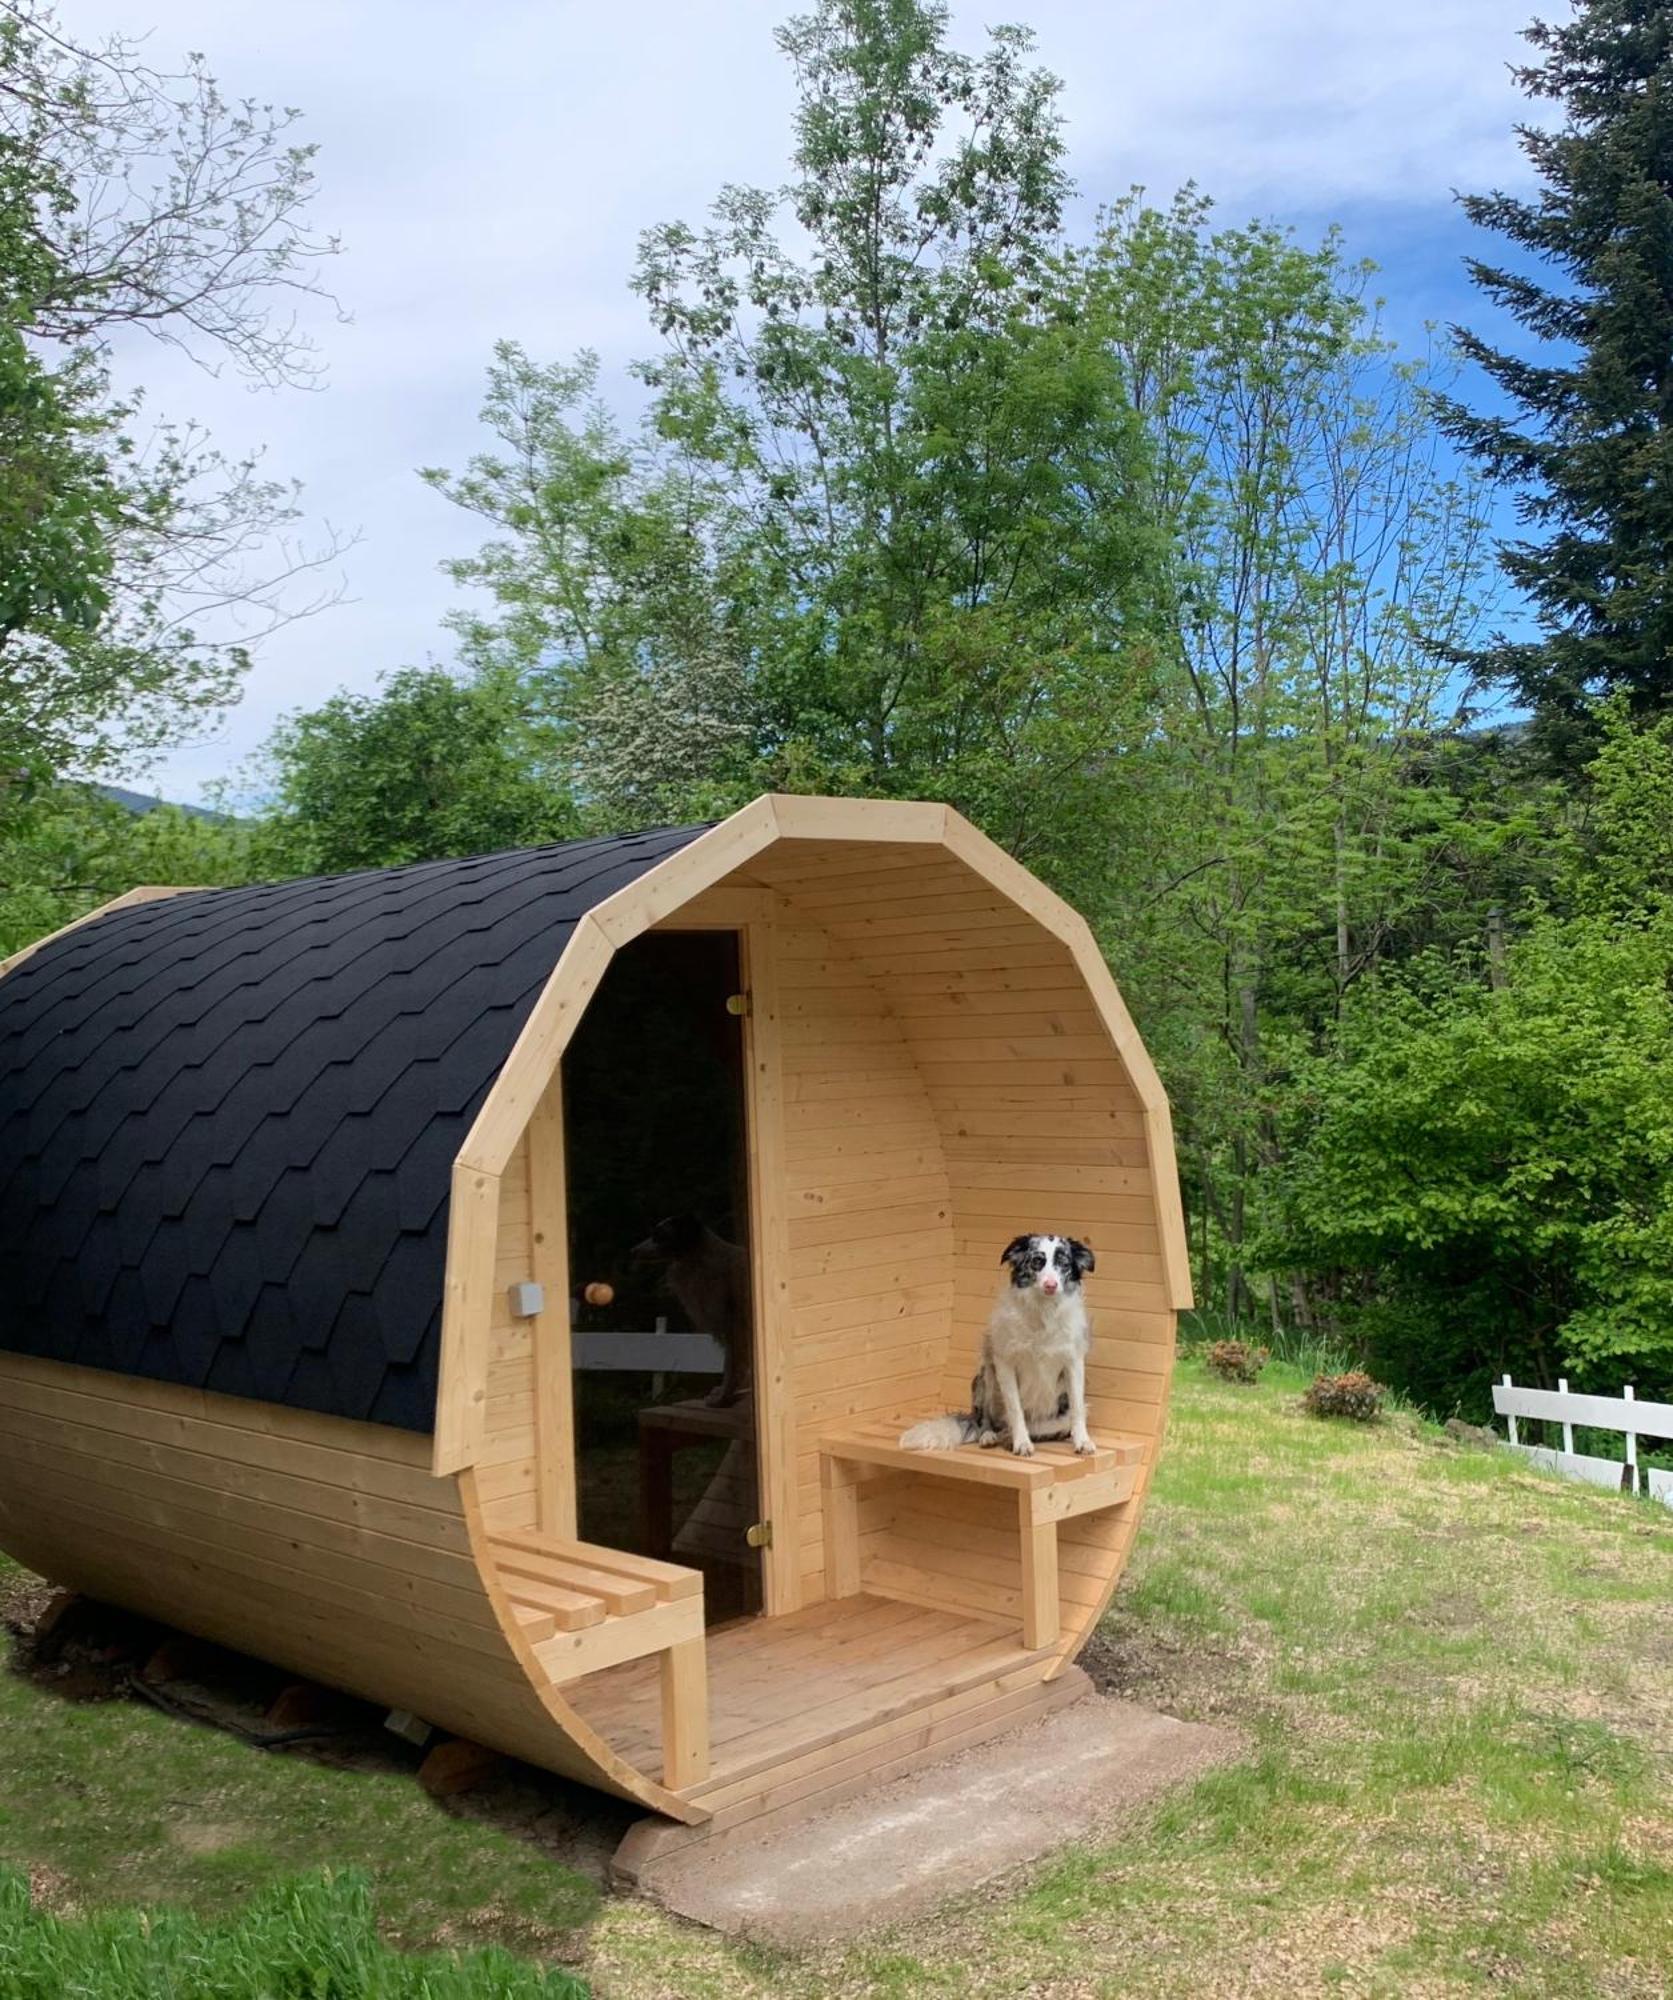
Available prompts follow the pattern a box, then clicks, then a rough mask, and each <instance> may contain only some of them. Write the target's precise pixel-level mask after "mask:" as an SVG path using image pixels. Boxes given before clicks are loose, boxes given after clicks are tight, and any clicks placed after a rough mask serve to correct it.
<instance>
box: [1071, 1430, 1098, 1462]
mask: <svg viewBox="0 0 1673 2000" xmlns="http://www.w3.org/2000/svg"><path fill="white" fill-rule="evenodd" d="M1074 1446H1075V1450H1076V1451H1077V1452H1078V1453H1079V1454H1080V1456H1081V1457H1082V1458H1090V1457H1091V1456H1092V1454H1093V1452H1095V1451H1096V1450H1097V1449H1098V1447H1097V1446H1096V1445H1095V1444H1094V1443H1093V1442H1092V1440H1091V1439H1090V1438H1089V1437H1088V1436H1087V1434H1086V1433H1085V1431H1082V1432H1081V1434H1080V1436H1079V1437H1078V1438H1076V1439H1075V1440H1074Z"/></svg>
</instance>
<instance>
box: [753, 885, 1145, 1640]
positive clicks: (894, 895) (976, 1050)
mask: <svg viewBox="0 0 1673 2000" xmlns="http://www.w3.org/2000/svg"><path fill="white" fill-rule="evenodd" d="M784 853H785V850H783V849H780V850H778V851H776V852H775V854H774V855H772V856H770V857H767V858H766V862H765V863H763V862H759V861H758V862H757V863H756V868H757V870H770V874H771V880H772V881H773V883H774V885H775V887H777V888H779V889H781V890H782V891H783V892H784V893H786V894H787V895H789V896H790V897H791V899H792V901H793V903H794V905H795V907H796V910H797V912H798V915H799V917H800V918H801V920H802V921H803V923H804V924H806V925H808V926H812V925H813V924H815V923H816V924H818V925H819V926H820V927H821V929H822V931H823V933H824V935H825V937H826V938H828V939H829V941H830V946H831V948H832V954H833V956H832V961H831V962H833V963H836V964H842V965H846V967H847V968H849V970H848V971H847V973H846V974H845V976H846V977H849V978H851V979H852V978H854V977H855V976H856V975H857V976H858V978H859V979H861V980H863V981H864V982H865V987H866V989H868V991H869V997H868V1000H867V1003H866V1004H867V1007H868V1009H869V1010H871V1012H870V1015H869V1020H870V1025H869V1026H868V1028H867V1030H866V1033H867V1034H870V1035H872V1036H875V1037H878V1038H884V1037H887V1038H888V1040H889V1045H890V1046H891V1047H892V1048H893V1049H895V1051H896V1052H897V1055H902V1054H903V1055H906V1056H907V1057H908V1058H909V1060H910V1061H911V1062H912V1063H913V1065H914V1067H915V1068H916V1071H917V1075H918V1078H919V1080H920V1084H921V1087H922V1090H923V1094H924V1097H925V1100H926V1101H927V1103H928V1105H929V1107H930V1110H931V1112H932V1114H933V1118H934V1123H935V1131H936V1136H937V1140H938V1143H939V1149H940V1152H941V1155H942V1158H943V1159H944V1161H945V1171H946V1186H947V1198H948V1200H949V1201H950V1203H951V1207H952V1224H953V1226H952V1231H951V1253H952V1260H953V1272H954V1289H953V1302H952V1315H951V1323H950V1339H949V1341H948V1345H947V1349H946V1360H945V1365H944V1367H943V1369H942V1371H941V1376H940V1380H939V1383H938V1384H937V1386H936V1388H935V1389H934V1391H933V1392H932V1393H931V1394H929V1395H928V1396H927V1397H926V1398H922V1399H920V1400H921V1407H924V1408H926V1409H931V1410H933V1409H936V1408H949V1409H958V1408H963V1407H966V1406H967V1404H968V1398H969V1384H970V1377H971V1374H972V1372H973V1370H974V1367H975V1362H976V1357H977V1354H978V1351H979V1348H980V1342H981V1334H982V1328H983V1326H984V1324H985V1322H986V1318H987V1314H988V1311H989V1309H990V1306H991V1304H992V1301H993V1298H994V1295H995V1292H996V1290H997V1288H998V1284H999V1281H1000V1279H1001V1276H1002V1273H1001V1270H1000V1267H999V1253H1000V1251H1001V1250H1002V1249H1003V1247H1004V1245H1005V1244H1006V1243H1007V1242H1008V1241H1009V1239H1010V1238H1011V1237H1012V1236H1013V1235H1015V1234H1017V1233H1019V1232H1022V1231H1029V1230H1059V1231H1066V1232H1067V1233H1069V1234H1072V1235H1077V1236H1081V1237H1083V1238H1085V1239H1086V1240H1087V1241H1088V1242H1090V1243H1091V1244H1092V1245H1093V1246H1094V1248H1095V1249H1096V1250H1097V1251H1098V1256H1099V1268H1098V1271H1097V1273H1096V1274H1095V1276H1094V1277H1093V1278H1092V1279H1091V1280H1090V1281H1089V1284H1088V1300H1089V1304H1090V1306H1091V1309H1092V1314H1093V1334H1094V1344H1093V1354H1092V1361H1091V1365H1090V1368H1089V1371H1088V1390H1089V1410H1090V1416H1091V1421H1092V1425H1093V1428H1094V1429H1095V1430H1096V1429H1102V1430H1106V1431H1126V1432H1133V1433H1137V1434H1139V1435H1142V1436H1146V1437H1150V1438H1152V1439H1155V1438H1156V1437H1157V1435H1158V1433H1159V1431H1160V1428H1161V1423H1162V1417H1163V1411H1164V1408H1165V1399H1166V1389H1167V1383H1168V1378H1169V1371H1170V1368H1171V1365H1172V1353H1173V1337H1174V1315H1173V1312H1172V1309H1171V1307H1170V1304H1169V1300H1168V1295H1167V1291H1166V1288H1165V1284H1164V1277H1163V1270H1162V1259H1161V1246H1160V1233H1159V1223H1158V1215H1157V1207H1156V1202H1155V1199H1154V1195H1153V1191H1152V1186H1151V1181H1150V1174H1149V1161H1148V1158H1147V1154H1146V1147H1145V1138H1144V1120H1143V1112H1142V1107H1141V1106H1140V1104H1139V1101H1138V1098H1137V1096H1136V1095H1135V1093H1134V1091H1133V1089H1132V1086H1131V1084H1130V1083H1129V1082H1128V1080H1127V1076H1126V1072H1125V1069H1124V1067H1123V1066H1122V1064H1121V1062H1120V1061H1119V1059H1118V1057H1117V1056H1116V1054H1115V1051H1114V1048H1113V1046H1112V1044H1111V1042H1110V1039H1109V1036H1108V1034H1107V1032H1106V1030H1105V1027H1104V1024H1103V1022H1102V1021H1101V1019H1100V1017H1099V1015H1098V1012H1097V1010H1096V1008H1095V1006H1094V1005H1093V1002H1092V1000H1091V998H1090V996H1089V995H1088V993H1087V991H1086V987H1085V984H1084V982H1083V981H1082V979H1081V978H1080V975H1079V973H1078V972H1077V971H1076V969H1075V967H1074V964H1073V961H1072V959H1071V956H1070V953H1069V951H1068V949H1067V947H1066V946H1064V945H1062V944H1060V943H1059V942H1057V941H1056V940H1055V939H1053V938H1052V937H1051V936H1050V935H1049V934H1048V933H1046V932H1045V931H1043V930H1042V929H1041V927H1040V925H1039V924H1038V923H1036V922H1035V921H1034V919H1033V918H1032V917H1030V916H1028V915H1026V914H1024V913H1023V912H1022V911H1021V910H1019V909H1018V908H1017V907H1016V906H1015V905H1014V904H1013V903H1011V902H1010V901H1009V900H1008V899H1007V898H1005V897H1004V896H1002V895H1000V893H999V892H998V891H997V890H995V889H993V888H991V887H990V886H988V885H987V884H986V883H985V882H983V881H981V880H980V879H979V878H978V877H976V876H975V875H974V874H972V873H971V872H970V871H969V870H967V869H966V868H965V867H964V866H963V864H962V863H960V862H958V861H957V860H955V859H953V858H952V857H950V856H943V855H925V854H924V853H923V851H922V850H900V849H897V850H881V851H879V850H872V851H871V853H870V854H868V855H867V856H866V857H865V859H864V860H863V862H859V863H857V862H856V861H855V860H854V859H853V858H852V857H853V851H852V850H849V858H848V859H847V860H846V861H844V860H843V859H841V858H840V850H838V849H834V848H833V849H832V850H829V851H828V853H829V858H827V859H825V860H823V861H822V862H820V863H819V864H818V865H813V864H812V863H811V862H809V861H807V860H804V861H803V863H802V865H801V868H800V872H799V873H792V872H791V870H792V867H793V865H794V864H793V863H792V862H791V861H789V860H783V861H781V859H780V857H781V856H782V855H784ZM859 1250H860V1246H856V1252H857V1254H858V1252H859ZM926 1331H927V1326H926ZM903 1386H904V1385H903ZM913 1386H914V1388H916V1385H913ZM1154 1455H1155V1454H1154V1449H1153V1450H1152V1453H1151V1459H1152V1461H1153V1459H1154ZM1148 1473H1149V1466H1148V1464H1147V1467H1146V1470H1145V1474H1144V1479H1145V1480H1146V1481H1147V1480H1148ZM1139 1490H1140V1493H1141V1494H1142V1491H1143V1484H1142V1483H1141V1486H1140V1489H1139ZM1137 1514H1138V1506H1137V1505H1136V1504H1135V1505H1132V1506H1129V1507H1127V1508H1125V1509H1123V1510H1121V1512H1120V1513H1119V1514H1116V1515H1089V1516H1086V1517H1083V1518H1082V1519H1079V1520H1076V1521H1072V1522H1068V1523H1065V1524H1064V1525H1063V1527H1062V1528H1061V1529H1060V1531H1059V1540H1060V1570H1061V1577H1062V1594H1063V1601H1064V1609H1065V1614H1066V1628H1067V1631H1066V1640H1065V1644H1066V1645H1072V1644H1073V1643H1074V1641H1075V1640H1077V1639H1078V1636H1079V1633H1080V1631H1081V1630H1082V1629H1084V1626H1085V1624H1086V1622H1087V1621H1088V1620H1089V1619H1090V1618H1091V1617H1092V1616H1093V1615H1095V1613H1096V1611H1097V1609H1098V1607H1099V1606H1100V1605H1101V1604H1102V1602H1103V1601H1104V1599H1105V1597H1106V1596H1107V1594H1108V1590H1109V1588H1110V1586H1111V1585H1112V1583H1113V1581H1114V1579H1115V1578H1116V1577H1117V1576H1118V1575H1119V1573H1120V1570H1121V1567H1122V1565H1123V1563H1124V1562H1125V1560H1126V1554H1127V1544H1128V1542H1129V1540H1130V1538H1131V1532H1132V1524H1133V1522H1134V1521H1135V1520H1136V1518H1137ZM861 1528H862V1558H863V1561H864V1563H865V1566H866V1575H867V1577H868V1579H869V1581H870V1584H871V1586H872V1587H874V1588H877V1589H880V1590H886V1591H888V1592H889V1593H890V1594H891V1595H900V1596H906V1597H910V1598H913V1599H915V1600H918V1601H922V1602H925V1603H934V1604H941V1605H948V1606H957V1607H959V1608H964V1609H971V1610H982V1611H989V1612H992V1613H995V1614H997V1615H1001V1616H1006V1617H1009V1616H1012V1615H1014V1614H1015V1611H1016V1609H1017V1608H1018V1607H1019V1606H1020V1601H1021V1600H1020V1590H1021V1575H1020V1552H1019V1549H1018V1542H1017V1534H1016V1526H1015V1511H1014V1506H1013V1505H1012V1504H1011V1503H1010V1502H1008V1501H1007V1500H1005V1499H1004V1498H1002V1497H1000V1498H996V1497H995V1496H992V1495H989V1494H985V1493H982V1492H980V1491H979V1490H973V1489H970V1488H963V1487H960V1488H952V1489H942V1488H940V1487H937V1486H935V1485H934V1484H933V1483H932V1482H929V1481H924V1480H916V1479H901V1478H895V1479H888V1480H883V1481H879V1482H875V1483H873V1484H872V1485H870V1486H869V1487H868V1488H867V1489H866V1490H865V1492H864V1494H863V1495H862V1511H861ZM803 1532H804V1534H809V1533H811V1528H810V1527H807V1526H804V1530H803Z"/></svg>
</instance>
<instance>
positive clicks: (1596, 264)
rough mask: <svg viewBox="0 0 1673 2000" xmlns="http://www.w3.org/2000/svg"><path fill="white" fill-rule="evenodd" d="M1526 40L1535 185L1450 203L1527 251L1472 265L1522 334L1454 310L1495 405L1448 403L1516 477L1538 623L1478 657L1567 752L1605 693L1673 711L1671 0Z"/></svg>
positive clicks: (1551, 743) (1490, 462) (1587, 4)
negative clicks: (1492, 338) (1530, 190)
mask: <svg viewBox="0 0 1673 2000" xmlns="http://www.w3.org/2000/svg"><path fill="white" fill-rule="evenodd" d="M1526 39H1527V40H1528V41H1529V43H1530V44H1531V45H1532V46H1533V48H1534V49H1535V50H1536V51H1537V52H1538V56H1539V60H1538V61H1537V62H1535V63H1530V64H1527V65H1525V66H1523V67H1520V68H1518V69H1517V70H1516V71H1515V75H1516V77H1517V80H1518V81H1519V83H1520V84H1521V85H1522V87H1523V88H1524V89H1525V90H1526V92H1527V93H1528V95H1529V96H1530V97H1531V98H1533V99H1535V100H1537V101H1544V102H1548V103H1552V104H1555V105H1557V106H1559V107H1560V108H1561V114H1562V115H1561V118H1560V122H1558V123H1556V124H1555V125H1552V126H1549V127H1544V126H1533V125H1528V126H1523V127H1522V128H1520V133H1519V136H1520V140H1521V145H1522V149H1523V151H1524V152H1525V153H1526V155H1527V156H1528V158H1529V160H1530V161H1531V162H1532V163H1533V165H1534V167H1535V169H1536V170H1537V172H1538V175H1539V182H1540V185H1539V189H1538V191H1537V193H1535V194H1534V195H1532V196H1531V197H1529V198H1522V197H1520V196H1516V195H1512V194H1507V193H1503V192H1497V193H1493V194H1478V195H1468V196H1465V197H1464V198H1463V207H1464V210H1465V212H1466V214H1468V216H1469V217H1470V219H1471V220H1472V221H1473V222H1476V223H1479V224H1481V225H1482V226H1483V227H1485V228H1488V229H1491V230H1494V231H1496V232H1497V233H1498V234H1499V235H1500V236H1502V237H1504V238H1505V239H1507V241H1508V243H1509V245H1510V246H1513V252H1520V253H1525V254H1524V255H1521V256H1516V255H1514V254H1513V255H1512V257H1510V258H1508V259H1507V260H1506V261H1505V262H1504V263H1502V264H1496V263H1487V262H1484V261H1482V260H1479V259H1476V260H1472V261H1471V264H1470V272H1471V276H1472V277H1473V278H1474V280H1475V283H1476V284H1477V285H1478V286H1479V287H1480V289H1481V291H1482V292H1483V293H1484V294H1485V296H1486V297H1487V298H1488V299H1490V300H1491V301H1492V302H1493V303H1494V304H1495V305H1497V306H1500V307H1502V308H1504V309H1506V310H1508V311H1509V312H1510V313H1511V314H1513V315H1514V316H1515V318H1516V319H1517V320H1519V321H1520V322H1521V324H1522V326H1523V327H1524V328H1525V329H1526V331H1527V333H1528V334H1529V335H1531V336H1532V340H1531V341H1530V342H1529V343H1527V344H1525V345H1524V346H1523V347H1522V348H1521V350H1520V351H1511V350H1508V349H1505V348H1500V347H1495V346H1493V345H1492V344H1490V342H1489V341H1488V340H1487V339H1485V338H1483V337H1481V336H1480V335H1477V334H1474V333H1470V332H1468V331H1466V330H1465V329H1463V328H1455V329H1454V332H1455V334H1456V336H1457V338H1458V340H1459V342H1460V343H1461V346H1462V349H1463V352H1464V354H1465V356H1466V357H1467V359H1469V360H1470V361H1473V362H1476V363H1479V365H1480V366H1481V367H1482V368H1483V369H1485V370H1486V372H1487V374H1488V376H1489V377H1490V378H1491V379H1492V381H1493V383H1494V384H1495V385H1496V386H1497V388H1498V390H1499V392H1500V397H1501V399H1502V403H1503V404H1504V405H1506V406H1508V407H1507V408H1501V409H1498V410H1492V409H1486V410H1470V409H1468V408H1466V407H1464V406H1463V405H1461V404H1459V403H1456V402H1448V403H1446V404H1444V405H1443V420H1444V422H1445V424H1446V427H1447V429H1448V430H1449V431H1450V433H1451V434H1452V436H1453V437H1454V438H1455V439H1456V440H1457V441H1458V442H1459V443H1460V444H1461V445H1462V446H1463V447H1464V449H1465V450H1466V451H1468V452H1469V453H1471V454H1472V455H1473V456H1474V457H1475V458H1476V459H1477V460H1478V461H1479V462H1480V463H1481V464H1482V466H1483V467H1484V469H1485V470H1487V471H1488V472H1489V473H1491V474H1492V475H1493V476H1494V477H1495V478H1498V479H1500V480H1503V481H1505V482H1507V483H1513V484H1515V485H1516V486H1517V487H1519V488H1520V492H1519V495H1518V500H1517V513H1518V518H1519V520H1520V522H1521V524H1522V526H1523V528H1524V530H1525V533H1524V535H1523V536H1522V537H1521V538H1519V539H1516V540H1514V541H1511V542H1509V543H1508V544H1507V545H1506V546H1505V547H1504V548H1503V550H1502V552H1501V560H1502V562H1503V566H1504V569H1505V572H1506V574H1507V575H1508V576H1509V578H1510V580H1511V581H1512V583H1513V584H1515V585H1516V587H1517V588H1518V589H1519V590H1520V591H1521V592H1522V593H1523V594H1524V596H1525V597H1526V598H1527V599H1528V600H1529V602H1530V604H1531V606H1532V609H1533V611H1534V613H1535V616H1536V618H1537V621H1538V625H1539V636H1538V637H1537V638H1529V639H1517V638H1507V637H1503V636H1501V637H1499V638H1498V639H1497V640H1496V641H1495V643H1494V644H1493V645H1492V646H1491V647H1490V648H1489V649H1487V650H1486V651H1485V652H1483V653H1480V654H1478V655H1475V656H1473V660H1472V664H1474V665H1475V666H1476V667H1477V669H1478V670H1479V671H1480V672H1481V673H1482V674H1483V676H1484V678H1486V679H1488V680H1492V681H1496V682H1498V683H1500V684H1501V685H1504V686H1507V687H1508V688H1509V689H1510V690H1511V691H1513V692H1514V693H1515V694H1516V695H1517V696H1518V697H1519V698H1520V699H1521V700H1522V701H1524V702H1525V703H1527V705H1528V706H1529V707H1531V708H1532V709H1533V710H1534V712H1535V716H1536V719H1537V722H1538V724H1539V728H1540V732H1541V734H1542V736H1543V737H1544V739H1545V743H1546V747H1547V750H1548V752H1550V753H1551V754H1552V755H1553V756H1554V757H1555V759H1556V760H1557V761H1558V762H1559V763H1562V764H1565V765H1570V766H1572V765H1573V764H1575V763H1576V762H1577V761H1579V760H1580V758H1581V757H1582V756H1583V755H1584V754H1585V750H1584V746H1585V744H1586V740H1587V737H1588V734H1589V731H1588V728H1587V717H1588V715H1589V714H1590V712H1591V711H1592V710H1593V709H1594V707H1595V704H1596V703H1597V701H1598V700H1599V698H1601V697H1604V696H1608V695H1610V694H1619V695H1621V696H1624V697H1625V698H1626V700H1627V701H1628V703H1629V704H1630V706H1631V707H1632V709H1633V710H1635V711H1637V712H1639V713H1644V714H1651V713H1656V712H1660V711H1666V710H1669V709H1673V0H1582V4H1581V5H1580V6H1579V7H1578V9H1577V11H1576V13H1575V15H1574V18H1573V19H1572V20H1571V21H1568V22H1566V23H1564V24H1562V25H1560V26H1555V27H1553V26H1550V25H1548V24H1546V23H1543V22H1536V23H1535V24H1534V26H1532V27H1531V28H1529V29H1528V30H1527V33H1526ZM1530 263H1532V264H1534V265H1536V266H1543V267H1544V269H1543V270H1530V268H1529V265H1530Z"/></svg>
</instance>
